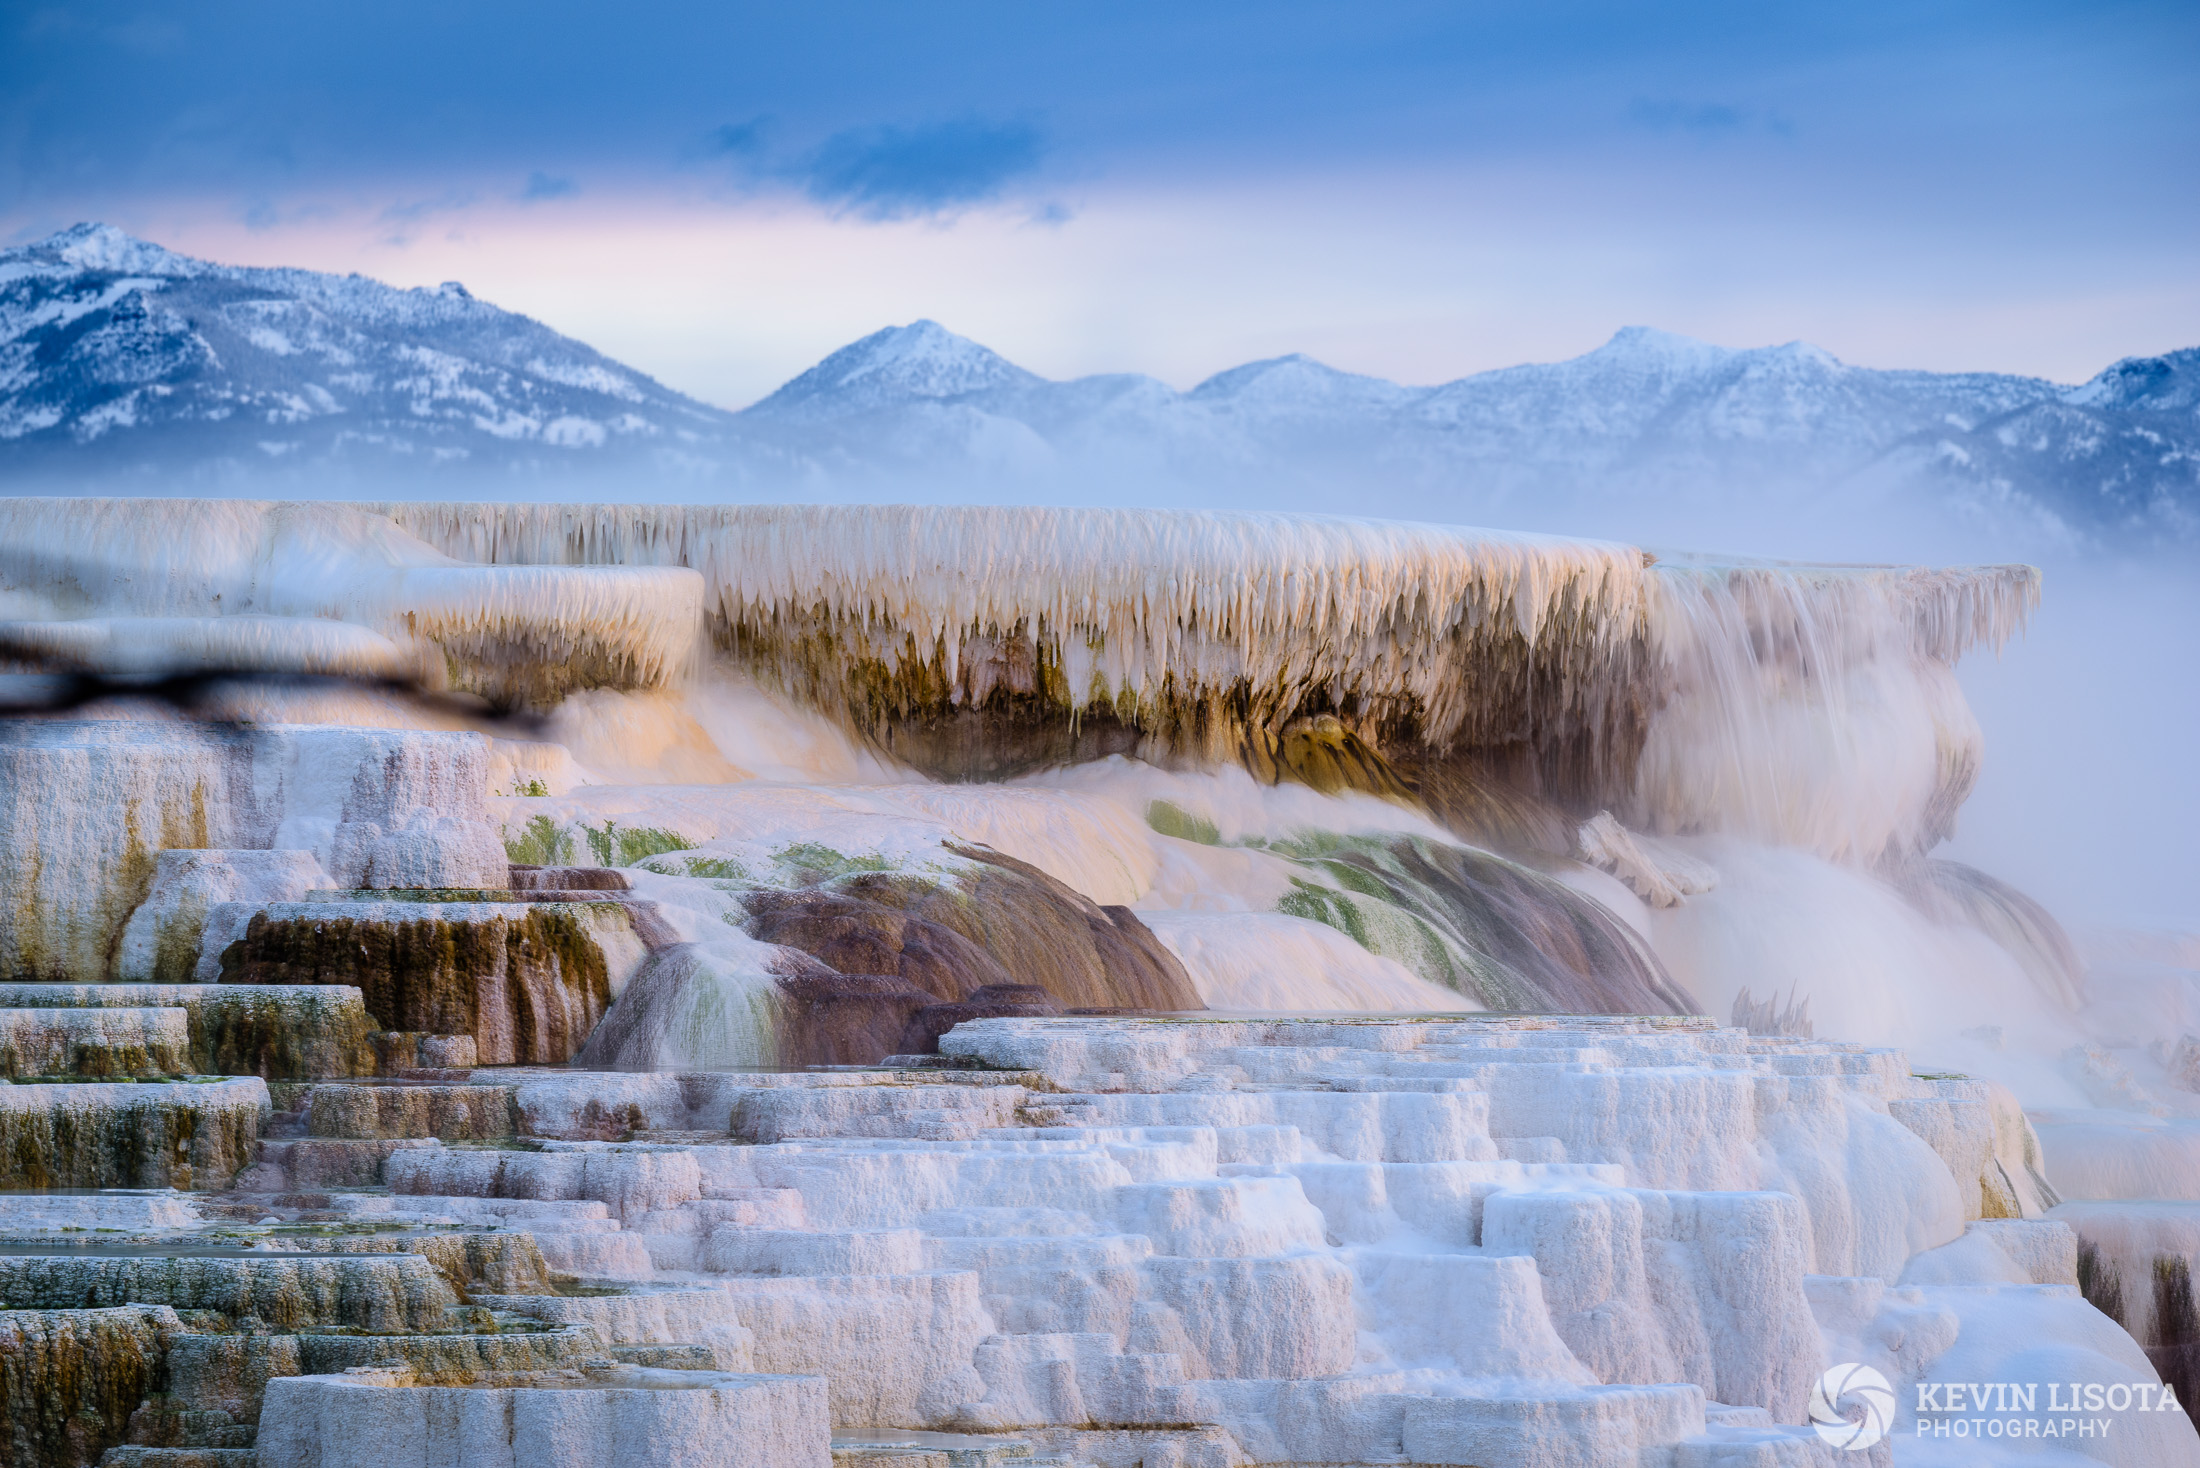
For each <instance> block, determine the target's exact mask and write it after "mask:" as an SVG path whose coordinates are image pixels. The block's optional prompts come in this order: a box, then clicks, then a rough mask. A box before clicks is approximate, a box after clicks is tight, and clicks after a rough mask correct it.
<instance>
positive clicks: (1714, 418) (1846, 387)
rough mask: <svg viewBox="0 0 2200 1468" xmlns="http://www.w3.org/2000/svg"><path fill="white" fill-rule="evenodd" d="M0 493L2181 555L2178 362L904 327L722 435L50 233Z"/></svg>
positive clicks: (341, 308) (439, 339) (2193, 526)
mask: <svg viewBox="0 0 2200 1468" xmlns="http://www.w3.org/2000/svg"><path fill="white" fill-rule="evenodd" d="M0 472H5V473H7V474H8V475H9V477H10V479H11V480H12V481H16V482H21V483H26V484H29V483H33V482H36V483H39V484H50V483H54V482H56V481H60V482H63V483H67V482H73V481H84V482H87V483H90V482H93V481H96V482H98V483H99V484H100V485H102V486H103V487H108V488H113V487H115V485H116V480H117V479H118V478H120V479H122V480H123V481H124V482H125V483H129V482H135V483H138V484H140V485H142V486H145V487H173V488H178V489H188V488H198V487H207V486H209V485H211V484H213V483H217V482H218V483H220V484H221V485H222V486H223V487H240V486H242V487H250V486H253V485H259V484H266V485H267V486H268V487H269V489H270V491H271V492H273V490H275V489H276V488H282V489H284V490H285V491H288V490H293V489H295V488H297V487H299V486H300V485H302V484H308V483H310V484H314V485H325V486H326V487H327V489H328V490H329V491H331V492H342V491H343V489H344V488H345V487H347V486H351V485H365V484H367V483H370V482H371V483H372V485H373V487H374V488H375V490H376V492H378V493H394V494H417V495H436V496H444V495H455V494H465V493H495V494H509V493H513V492H521V493H563V492H572V491H573V490H575V489H577V490H579V491H581V492H588V493H609V494H616V496H617V497H620V498H635V497H644V498H651V497H657V496H663V497H667V498H680V497H692V496H694V495H696V494H698V493H715V494H735V495H739V496H740V497H742V498H768V497H797V498H803V499H814V498H840V499H859V498H864V499H874V498H894V499H914V500H942V499H952V500H996V501H998V500H1007V499H1034V500H1054V501H1062V500H1079V501H1087V502H1090V501H1105V502H1109V503H1122V504H1171V503H1209V504H1226V505H1241V506H1256V507H1273V508H1286V509H1313V510H1340V511H1347V512H1355V513H1368V514H1382V515H1392V516H1400V517H1407V518H1423V519H1438V520H1450V521H1461V520H1465V521H1474V522H1479V523H1491V524H1512V525H1522V526H1538V527H1546V528H1553V529H1570V530H1590V531H1599V530H1600V531H1602V532H1603V533H1608V534H1614V535H1632V536H1645V537H1648V536H1656V535H1657V534H1658V533H1659V532H1660V530H1661V529H1662V528H1663V527H1667V526H1677V525H1678V524H1680V523H1682V522H1686V523H1687V524H1688V525H1689V528H1690V530H1691V533H1695V534H1699V535H1700V534H1701V533H1703V531H1704V528H1705V527H1709V528H1710V529H1711V531H1712V532H1713V533H1716V531H1717V529H1718V528H1719V527H1722V526H1723V525H1725V524H1726V523H1727V522H1728V520H1729V519H1730V518H1731V519H1735V522H1736V523H1740V520H1743V519H1747V518H1749V517H1750V516H1753V515H1754V516H1756V517H1758V518H1759V519H1773V518H1782V517H1792V516H1793V515H1795V514H1797V513H1801V512H1803V511H1806V510H1807V511H1814V512H1815V513H1817V514H1818V515H1819V516H1820V517H1821V519H1823V520H1825V521H1827V522H1828V523H1837V524H1838V523H1854V522H1857V521H1860V520H1869V519H1871V518H1872V517H1902V516H1911V515H1915V514H1917V513H1920V512H1924V513H1930V514H1933V515H1939V516H1943V517H1952V518H1953V519H1954V520H1958V521H1967V522H1969V523H1972V524H1974V525H1986V526H1990V527H1994V528H1995V529H1996V530H1997V531H2001V532H2007V534H2006V536H2005V539H2009V540H2011V541H2012V543H2013V544H2014V545H2016V546H2017V547H2019V548H2021V545H2022V544H2023V543H2025V542H2027V541H2043V542H2052V543H2061V544H2069V543H2078V544H2094V545H2102V544H2131V543H2149V542H2152V543H2164V542H2166V543H2171V544H2181V543H2187V542H2190V541H2191V540H2194V539H2200V349H2196V350H2187V351H2181V352H2173V353H2171V354H2169V355H2167V356H2163V357H2152V358H2133V359H2128V360H2126V361H2122V362H2118V363H2116V364H2115V365H2114V366H2112V367H2110V368H2109V369H2107V370H2106V371H2105V372H2103V373H2101V374H2100V375H2099V376H2098V377H2096V378H2094V379H2093V380H2092V381H2090V382H2087V383H2084V384H2081V385H2078V386H2075V387H2071V386H2067V385H2063V384H2057V383H2052V382H2046V381H2042V380H2040V379H2036V378H2026V377H2011V376H2003V375H1997V374H1992V373H1932V372H1908V371H1881V370H1875V369H1871V368H1862V367H1852V366H1849V365H1847V364H1845V363H1843V362H1841V361H1839V360H1837V359H1836V358H1834V357H1833V356H1832V355H1830V354H1829V353H1827V352H1824V351H1822V350H1820V349H1819V348H1816V347H1812V346H1808V345H1806V344H1803V343H1799V342H1798V343H1789V344H1787V345H1785V346H1775V347H1762V348H1755V349H1750V350H1731V349H1728V348H1724V347H1718V346H1712V345H1709V344H1707V343H1704V342H1699V341H1693V340H1690V339H1688V338H1685V337H1678V336H1673V335H1670V334H1668V333H1664V332H1659V331H1653V330H1650V329H1647V328H1643V327H1629V328H1627V329H1625V330H1623V331H1621V332H1619V333H1618V334H1617V335H1616V336H1614V337H1613V338H1612V340H1611V341H1609V342H1607V343H1606V344H1605V345H1604V346H1602V347H1599V348H1598V349H1597V350H1595V351H1593V352H1590V353H1588V354H1586V355H1584V356H1581V357H1577V358H1574V359H1572V360H1570V361H1565V362H1556V363H1547V364H1533V365H1527V366H1520V367H1508V368H1504V369H1501V370H1498V371H1494V372H1483V373H1477V374H1475V375H1474V376H1471V377H1465V378H1461V379H1459V380H1458V381H1456V382H1449V383H1444V384H1442V385H1440V386H1436V387H1404V386H1400V385H1398V384H1396V383H1391V382H1385V381H1382V380H1381V379H1378V378H1371V377H1362V376H1356V375H1354V374H1351V373H1345V372H1339V371H1337V370H1335V369H1334V368H1330V367H1327V366H1324V365H1323V364H1322V363H1320V362H1316V361H1313V360H1311V359H1309V358H1306V357H1301V356H1290V357H1280V358H1275V359H1273V360H1269V361H1262V362H1252V363H1248V364H1246V365H1244V366H1241V367H1234V368H1231V369H1230V370H1228V371H1225V372H1221V373H1218V374H1216V375H1215V376H1213V377H1211V378H1209V379H1208V380H1207V381H1205V382H1203V383H1200V384H1199V385H1198V386H1197V387H1194V388H1193V389H1191V390H1190V391H1189V392H1179V391H1177V390H1175V389H1174V388H1171V387H1169V386H1168V385H1166V384H1164V383H1161V382H1158V381H1156V380H1154V379H1153V378H1150V377H1143V376H1137V375H1132V374H1118V375H1104V376H1096V377H1085V378H1079V379H1076V380H1073V381H1067V382H1054V381H1049V380H1047V379H1045V378H1042V377H1039V376H1037V375H1035V374H1033V373H1031V372H1028V371H1026V370H1024V369H1023V368H1021V367H1018V366H1016V365H1015V364H1014V363H1011V362H1009V361H1007V360H1006V359H1004V358H1002V357H1001V356H999V355H998V354H996V353H994V352H992V351H989V350H987V349H986V348H985V347H983V346H980V345H979V344H978V343H976V342H973V341H969V340H967V339H966V338H963V337H959V336H957V335H955V334H954V333H952V332H950V331H948V330H946V329H945V328H943V327H941V326H939V325H938V324H937V323H934V322H931V321H919V322H916V323H914V324H913V325H909V326H900V327H890V328H888V329H886V330H884V331H879V332H876V333H873V334H872V335H870V336H867V337H865V338H863V339H862V340H861V341H858V342H855V343H853V344H852V345H850V346H847V347H844V348H842V349H841V350H839V351H837V352H834V353H833V354H832V355H831V356H829V357H827V358H826V359H825V360H824V361H822V362H820V363H819V364H818V365H817V366H815V367H813V368H811V369H810V370H809V371H807V372H804V373H803V374H801V375H800V376H799V377H796V378H795V379H793V380H792V381H790V382H789V383H787V384H786V385H785V386H784V387H782V388H780V389H779V390H778V391H777V392H775V393H773V394H772V395H771V396H769V397H767V398H765V399H764V400H762V401H761V402H759V403H757V404H755V405H754V406H752V407H750V408H748V409H746V410H745V411H742V412H739V413H730V412H726V411H724V410H722V409H718V408H713V407H710V406H708V405H705V404H703V403H699V402H696V401H695V400H693V399H690V398H687V397H683V396H682V395H680V394H678V393H675V392H673V391H671V390H670V389H667V388H665V387H663V386H661V385H660V384H658V383H656V382H654V381H652V380H651V379H649V378H648V377H646V376H644V375H642V374H641V373H638V372H635V371H633V370H631V369H629V368H626V367H623V366H621V365H620V364H618V363H616V362H612V361H610V360H609V359H607V358H605V357H603V356H601V355H599V354H598V353H596V352H594V351H592V350H590V349H589V348H588V347H586V346H584V345H582V344H580V343H578V342H575V341H572V340H570V339H569V338H566V337H562V336H559V335H558V334H557V333H555V332H553V331H551V330H549V329H548V328H547V327H544V326H542V325H541V324H539V323H537V322H535V321H532V320H529V319H528V318H526V317H523V316H518V315H515V314H512V313H510V312H506V311H501V310H498V309H497V308H496V307H494V306H490V305H488V304H486V303H484V302H481V301H477V300H475V299H473V298H472V297H471V296H469V295H468V294H466V292H465V291H464V289H463V288H462V287H459V286H457V285H455V284H454V285H446V286H444V287H442V288H440V289H438V290H420V289H415V290H396V289H393V288H391V287H388V286H384V285H380V284H378V283H376V282H373V281H369V280H365V279H362V278H360V277H357V276H346V277H337V276H329V275H319V274H315V273H313V272H310V271H302V270H252V269H239V268H233V267H227V266H220V265H212V264H208V263H206V262H203V261H197V260H191V259H187V258H185V257H183V256H179V255H175V254H171V253H170V252H168V251H166V250H163V249H161V248H159V247H158V246H155V245H150V244H146V243H144V242H142V241H138V240H134V239H132V238H130V237H129V236H127V235H124V234H122V233H121V232H120V231H117V230H114V229H111V228H107V227H104V226H88V225H80V226H78V227H76V228H74V229H70V230H66V231H64V232H62V233H61V234H58V235H55V236H53V237H52V238H51V239H48V240H44V241H41V242H40V243H38V244H35V245H30V246H25V247H22V248H18V249H12V250H7V251H0ZM1671 533H1674V534H1677V533H1679V532H1678V530H1677V529H1676V530H1674V531H1672V532H1671Z"/></svg>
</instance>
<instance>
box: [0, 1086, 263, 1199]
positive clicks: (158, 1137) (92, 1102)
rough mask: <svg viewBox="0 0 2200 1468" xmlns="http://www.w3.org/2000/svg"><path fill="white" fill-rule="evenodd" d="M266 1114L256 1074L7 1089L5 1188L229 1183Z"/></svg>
mask: <svg viewBox="0 0 2200 1468" xmlns="http://www.w3.org/2000/svg"><path fill="white" fill-rule="evenodd" d="M268 1114H269V1106H268V1095H267V1087H266V1086H265V1085H264V1084H262V1083H261V1082H260V1081H258V1080H252V1079H245V1080H219V1081H204V1082H198V1081H186V1082H176V1083H171V1084H133V1083H119V1084H116V1083H87V1084H79V1085H14V1086H5V1087H0V1189H28V1188H182V1189H192V1188H197V1189H208V1188H220V1187H226V1186H227V1185H228V1184H229V1181H230V1180H231V1179H232V1178H234V1177H235V1176H236V1175H237V1174H238V1173H240V1172H242V1171H243V1170H244V1169H245V1168H246V1167H248V1166H250V1165H251V1163H252V1161H253V1159H254V1157H255V1155H256V1154H257V1152H258V1150H259V1146H260V1127H261V1124H262V1123H263V1121H264V1120H265V1119H266V1118H267V1116H268Z"/></svg>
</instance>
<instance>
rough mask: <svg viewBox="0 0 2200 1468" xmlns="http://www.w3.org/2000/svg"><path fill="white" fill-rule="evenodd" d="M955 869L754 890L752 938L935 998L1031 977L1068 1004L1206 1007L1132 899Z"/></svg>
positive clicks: (989, 856) (1029, 870)
mask: <svg viewBox="0 0 2200 1468" xmlns="http://www.w3.org/2000/svg"><path fill="white" fill-rule="evenodd" d="M948 849H949V850H950V851H952V852H953V853H954V854H955V855H957V856H960V857H962V858H964V860H965V862H966V863H967V865H966V866H965V867H964V868H963V869H962V870H961V871H959V872H956V873H954V874H952V875H950V876H946V877H938V878H936V877H932V876H929V875H918V874H912V873H901V872H862V871H857V872H849V873H847V874H845V875H842V876H838V877H834V878H831V879H830V880H827V881H824V882H820V883H817V884H816V885H814V886H806V887H799V888H795V889H792V890H783V889H760V890H757V891H753V892H751V893H749V894H747V901H748V905H749V911H750V913H751V915H752V916H751V920H750V924H749V933H750V936H752V937H754V938H757V939H760V940H762V941H764V942H767V943H777V944H780V945H783V946H785V947H789V948H797V949H800V950H801V951H803V952H805V953H808V954H810V955H812V956H813V957H815V958H817V959H819V960H821V961H822V962H823V963H824V964H826V965H827V966H828V967H829V968H831V969H833V970H835V971H836V972H838V973H841V974H870V975H878V974H892V975H896V976H898V977H900V978H901V979H903V980H905V981H907V982H908V983H909V984H910V985H912V986H914V988H916V989H918V990H921V991H923V992H924V993H925V994H928V995H930V996H931V998H932V999H933V1000H934V1001H937V1002H943V1003H959V1002H962V1001H964V1000H967V999H968V998H969V997H970V996H971V995H972V994H973V992H975V991H976V990H979V989H986V988H991V989H999V988H1002V987H1004V986H1019V985H1028V986H1034V987H1036V988H1038V989H1040V990H1042V991H1043V992H1044V993H1045V994H1046V996H1047V997H1048V998H1049V999H1051V1000H1052V1001H1053V1002H1054V1003H1055V1004H1057V1005H1060V1006H1061V1007H1062V1008H1065V1009H1161V1010H1183V1009H1198V1008H1201V1007H1202V1006H1201V1004H1200V1001H1199V995H1198V993H1197V991H1196V990H1194V988H1193V987H1192V982H1191V978H1190V976H1189V975H1187V974H1186V973H1185V972H1184V966H1183V965H1182V964H1181V963H1179V962H1178V961H1177V958H1176V955H1174V954H1173V953H1171V952H1169V950H1168V949H1167V948H1165V947H1164V946H1162V944H1161V942H1160V941H1159V940H1158V939H1156V938H1155V937H1154V935H1153V933H1152V931H1151V930H1149V929H1148V928H1147V927H1146V925H1145V924H1144V923H1142V922H1140V921H1139V920H1138V917H1137V915H1136V914H1135V913H1133V912H1131V911H1130V909H1128V908H1124V907H1102V906H1100V905H1099V904H1097V903H1095V902H1093V901H1091V900H1090V899H1088V898H1086V897H1084V896H1082V895H1080V894H1079V893H1077V892H1075V891H1072V890H1071V889H1070V888H1069V887H1067V886H1065V885H1064V884H1063V883H1061V882H1059V881H1057V880H1056V879H1055V878H1053V877H1050V876H1048V875H1047V874H1046V873H1045V872H1042V871H1040V870H1039V869H1038V868H1037V867H1034V866H1031V865H1030V864H1028V863H1026V862H1021V861H1018V860H1016V859H1015V858H1014V857H1010V856H1004V855H1003V854H1001V853H1000V852H997V851H993V850H990V849H988V848H984V847H976V846H957V845H950V846H949V847H948Z"/></svg>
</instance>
